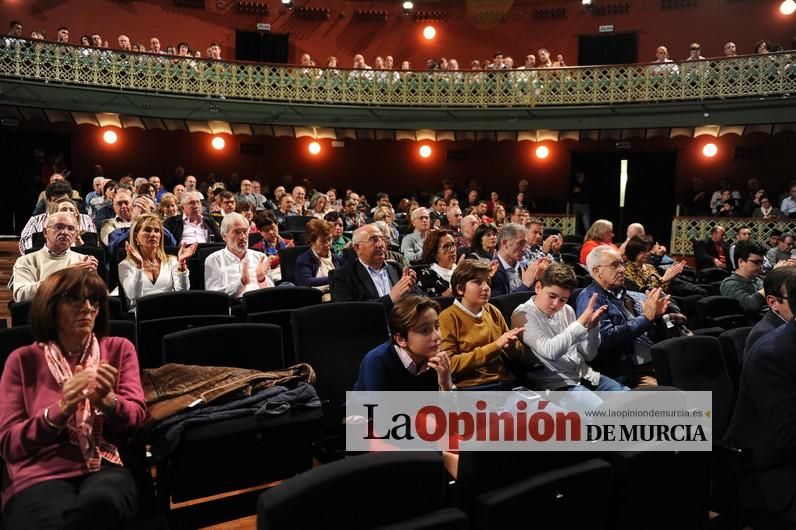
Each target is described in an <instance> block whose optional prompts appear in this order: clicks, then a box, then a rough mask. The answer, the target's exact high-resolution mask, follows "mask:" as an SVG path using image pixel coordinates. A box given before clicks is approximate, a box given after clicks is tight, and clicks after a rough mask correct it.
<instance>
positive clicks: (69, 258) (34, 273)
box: [10, 245, 86, 302]
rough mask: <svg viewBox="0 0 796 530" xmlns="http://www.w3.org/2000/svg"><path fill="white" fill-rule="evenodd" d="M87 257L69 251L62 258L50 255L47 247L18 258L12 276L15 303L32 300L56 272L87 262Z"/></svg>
mask: <svg viewBox="0 0 796 530" xmlns="http://www.w3.org/2000/svg"><path fill="white" fill-rule="evenodd" d="M85 259H86V256H84V255H83V254H78V253H77V252H72V251H71V250H67V251H66V252H64V253H63V254H61V255H60V256H55V255H53V254H50V251H49V250H48V249H47V246H46V245H45V246H43V247H42V248H40V249H39V250H37V251H36V252H31V253H30V254H26V255H24V256H20V257H19V258H17V261H16V262H15V263H14V273H13V275H12V276H11V282H10V283H11V284H12V286H13V293H14V301H15V302H23V301H25V300H30V299H32V298H33V297H34V296H35V295H36V291H38V290H39V284H40V283H41V282H42V281H43V280H44V279H45V278H47V276H50V275H51V274H53V273H54V272H57V271H59V270H61V269H65V268H67V267H69V266H71V265H74V264H75V263H80V262H81V261H83V260H85Z"/></svg>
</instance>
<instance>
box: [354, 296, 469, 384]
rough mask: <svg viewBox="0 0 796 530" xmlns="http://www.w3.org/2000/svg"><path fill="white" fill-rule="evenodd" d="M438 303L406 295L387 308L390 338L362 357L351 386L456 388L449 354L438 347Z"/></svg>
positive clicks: (439, 338)
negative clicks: (357, 374)
mask: <svg viewBox="0 0 796 530" xmlns="http://www.w3.org/2000/svg"><path fill="white" fill-rule="evenodd" d="M439 312H440V307H439V304H437V302H435V301H433V300H430V299H428V298H426V297H424V296H417V295H407V296H404V297H402V298H401V299H400V300H398V301H397V302H396V303H395V305H394V306H393V308H392V310H391V311H390V316H389V324H390V337H391V338H390V340H388V341H387V342H385V343H383V344H380V345H379V346H376V347H375V348H374V349H372V350H371V351H370V352H368V354H367V355H365V358H364V359H362V363H361V364H360V365H359V376H358V377H357V382H356V383H355V384H354V390H360V391H394V390H416V391H421V390H425V391H433V390H437V389H439V390H443V391H449V390H453V389H455V387H454V385H453V380H452V378H451V369H450V360H449V359H448V354H447V353H446V352H444V351H441V350H440V340H441V337H440V329H439V328H440V323H439Z"/></svg>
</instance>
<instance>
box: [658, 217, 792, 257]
mask: <svg viewBox="0 0 796 530" xmlns="http://www.w3.org/2000/svg"><path fill="white" fill-rule="evenodd" d="M716 225H721V226H723V227H724V229H725V230H726V231H727V236H726V238H727V241H734V240H735V234H736V232H737V231H738V229H740V228H742V227H745V228H749V229H750V230H751V231H752V239H754V240H756V241H768V236H769V234H770V233H771V231H772V230H775V229H777V230H780V231H781V232H782V233H783V234H794V233H796V219H776V220H763V219H756V218H751V217H675V218H674V219H672V240H671V246H670V247H669V250H670V252H671V254H674V255H676V256H693V255H694V247H693V245H692V244H691V241H693V240H694V239H702V240H704V239H708V238H709V237H710V230H711V229H712V228H713V227H714V226H716Z"/></svg>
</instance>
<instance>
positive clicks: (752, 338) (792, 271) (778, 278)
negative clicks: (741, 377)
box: [743, 266, 796, 362]
mask: <svg viewBox="0 0 796 530" xmlns="http://www.w3.org/2000/svg"><path fill="white" fill-rule="evenodd" d="M795 278H796V267H794V266H788V267H777V268H776V269H774V270H772V271H771V272H769V273H768V274H766V278H765V279H764V280H763V293H764V294H765V296H766V304H767V305H768V312H766V314H765V316H764V317H763V318H762V319H760V322H758V323H757V324H755V326H754V327H753V328H752V330H751V331H750V332H749V335H747V336H746V346H745V347H744V353H743V361H744V362H745V361H746V358H747V356H748V355H749V352H750V351H751V349H752V346H754V344H755V342H757V340H758V339H759V338H760V337H762V336H764V335H766V334H768V333H769V332H770V331H772V330H774V329H776V328H778V327H780V326H781V325H782V324H785V323H786V322H790V321H791V320H793V313H792V312H791V310H790V305H789V304H788V291H787V283H788V282H789V281H793V279H795Z"/></svg>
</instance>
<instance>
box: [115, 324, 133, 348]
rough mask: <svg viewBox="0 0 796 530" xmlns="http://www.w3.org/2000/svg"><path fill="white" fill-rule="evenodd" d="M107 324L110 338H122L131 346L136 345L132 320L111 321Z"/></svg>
mask: <svg viewBox="0 0 796 530" xmlns="http://www.w3.org/2000/svg"><path fill="white" fill-rule="evenodd" d="M109 324H110V334H111V337H124V338H125V339H127V340H129V341H130V342H132V343H133V344H135V343H136V339H135V322H133V321H132V320H111V321H110V322H109Z"/></svg>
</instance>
